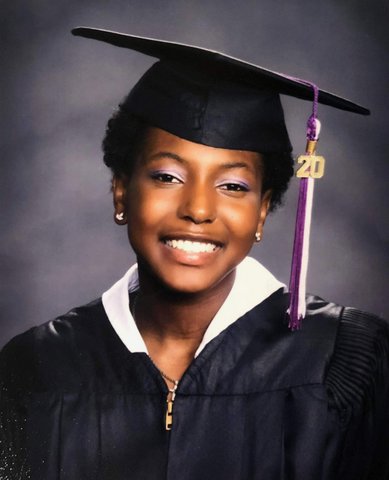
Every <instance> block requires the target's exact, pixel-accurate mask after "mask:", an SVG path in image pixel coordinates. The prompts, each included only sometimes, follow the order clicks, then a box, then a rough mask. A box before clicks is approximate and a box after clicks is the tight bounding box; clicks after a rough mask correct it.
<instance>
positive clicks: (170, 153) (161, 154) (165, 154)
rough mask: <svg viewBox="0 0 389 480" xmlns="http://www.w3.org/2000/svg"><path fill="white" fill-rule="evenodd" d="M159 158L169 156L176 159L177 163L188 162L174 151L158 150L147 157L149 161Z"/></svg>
mask: <svg viewBox="0 0 389 480" xmlns="http://www.w3.org/2000/svg"><path fill="white" fill-rule="evenodd" d="M159 158H171V159H172V160H176V161H177V162H179V163H188V162H187V161H186V160H185V159H183V158H182V157H180V156H179V155H177V154H176V153H172V152H158V153H154V154H153V155H151V156H150V157H149V159H148V160H149V161H153V160H158V159H159Z"/></svg>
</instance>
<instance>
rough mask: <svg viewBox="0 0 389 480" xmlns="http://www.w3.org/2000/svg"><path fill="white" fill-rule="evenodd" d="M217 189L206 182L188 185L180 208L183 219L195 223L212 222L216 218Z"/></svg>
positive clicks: (183, 193)
mask: <svg viewBox="0 0 389 480" xmlns="http://www.w3.org/2000/svg"><path fill="white" fill-rule="evenodd" d="M215 193H216V192H215V189H214V188H212V187H211V186H207V185H205V184H201V183H196V184H192V185H186V186H185V188H184V189H183V192H182V197H181V202H180V205H179V208H178V216H179V218H181V219H184V220H188V221H191V222H193V223H195V224H200V223H212V222H213V221H214V220H215V218H216V197H215Z"/></svg>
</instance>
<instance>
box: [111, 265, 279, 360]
mask: <svg viewBox="0 0 389 480" xmlns="http://www.w3.org/2000/svg"><path fill="white" fill-rule="evenodd" d="M283 287H285V285H284V284H282V283H281V282H279V281H278V280H277V279H276V278H275V277H274V276H273V275H272V274H271V273H270V272H269V271H268V270H267V269H266V268H265V267H264V266H263V265H261V264H260V263H259V262H258V261H257V260H255V259H254V258H250V257H246V258H245V259H244V260H243V261H242V262H241V263H240V264H239V265H238V266H237V268H236V276H235V281H234V285H233V287H232V289H231V291H230V293H229V294H228V296H227V298H226V299H225V301H224V303H223V305H222V306H221V307H220V309H219V311H218V312H217V314H216V315H215V317H214V318H213V320H212V322H211V323H210V324H209V326H208V328H207V330H206V332H205V334H204V337H203V339H202V341H201V343H200V345H199V348H198V349H197V351H196V354H195V357H197V355H199V353H200V352H201V351H202V350H203V348H204V347H205V346H206V345H207V344H208V343H209V342H210V341H211V340H212V339H214V338H215V337H217V336H218V335H219V333H221V332H222V331H223V330H225V329H226V328H227V327H228V326H229V325H231V324H232V323H234V322H235V321H236V320H237V319H238V318H240V317H242V316H243V315H244V314H245V313H246V312H248V311H250V310H251V309H253V308H254V307H255V306H256V305H258V304H259V303H261V302H263V301H264V300H265V299H266V298H268V297H269V296H270V295H271V294H272V293H274V292H275V291H277V290H278V289H280V288H283ZM138 288H139V279H138V265H137V264H135V265H133V266H132V267H131V268H130V269H129V270H128V271H127V273H126V274H125V275H124V276H123V277H122V278H121V279H120V280H119V281H118V282H116V283H115V285H113V286H112V287H111V288H110V289H109V290H107V291H106V292H104V293H103V296H102V301H103V306H104V309H105V312H106V314H107V317H108V319H109V321H110V322H111V325H112V327H113V329H114V330H115V332H116V333H117V335H118V336H119V338H120V339H121V341H122V342H123V343H124V345H125V346H126V347H127V348H128V350H129V351H130V352H132V353H135V352H144V353H147V354H148V351H147V347H146V344H145V342H144V341H143V338H142V336H141V334H140V332H139V330H138V327H137V326H136V323H135V320H134V317H133V316H132V314H131V311H130V302H129V292H133V291H135V290H137V289H138Z"/></svg>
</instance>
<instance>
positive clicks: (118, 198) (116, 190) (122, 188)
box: [112, 175, 128, 225]
mask: <svg viewBox="0 0 389 480" xmlns="http://www.w3.org/2000/svg"><path fill="white" fill-rule="evenodd" d="M127 183H128V179H127V177H125V176H123V175H121V176H119V175H114V177H113V178H112V193H113V205H114V207H115V212H114V220H115V223H117V224H118V225H125V224H126V223H127V212H126V197H127Z"/></svg>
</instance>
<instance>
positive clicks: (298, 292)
mask: <svg viewBox="0 0 389 480" xmlns="http://www.w3.org/2000/svg"><path fill="white" fill-rule="evenodd" d="M304 83H305V82H304ZM310 85H311V86H312V88H313V91H314V101H313V107H312V115H311V116H310V117H309V119H308V122H307V140H308V141H310V140H317V138H318V135H319V130H320V123H319V122H318V120H317V118H316V115H317V102H318V88H317V87H316V85H313V84H310ZM306 153H307V154H310V153H312V152H308V151H307V152H306ZM313 182H314V180H313V179H312V178H301V179H300V188H299V199H298V207H297V216H296V226H295V236H294V245H293V257H292V268H291V275H290V283H289V292H290V304H289V309H288V314H289V328H290V329H291V330H292V331H293V330H298V329H300V328H301V323H302V320H303V318H304V316H305V310H306V307H305V288H306V276H307V268H308V256H309V235H310V226H311V214H312V199H313V186H314V184H313Z"/></svg>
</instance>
